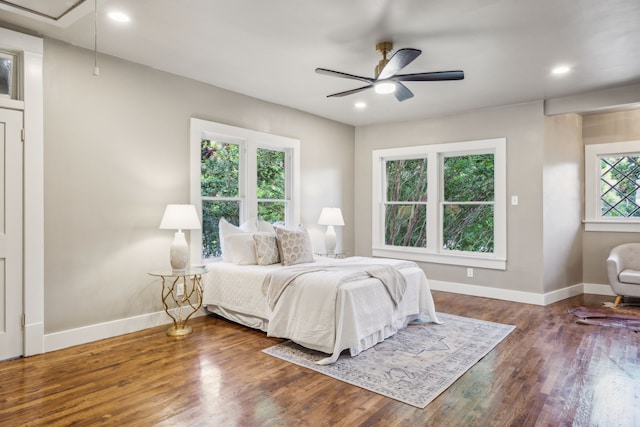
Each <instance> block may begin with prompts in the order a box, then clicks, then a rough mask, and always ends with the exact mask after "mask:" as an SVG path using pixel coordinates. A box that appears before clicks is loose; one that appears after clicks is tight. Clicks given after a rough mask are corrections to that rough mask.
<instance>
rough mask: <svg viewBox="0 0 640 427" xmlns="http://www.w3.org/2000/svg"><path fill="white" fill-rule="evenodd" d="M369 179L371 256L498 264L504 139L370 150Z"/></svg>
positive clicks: (502, 238)
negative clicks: (372, 197)
mask: <svg viewBox="0 0 640 427" xmlns="http://www.w3.org/2000/svg"><path fill="white" fill-rule="evenodd" d="M373 175H374V176H373V179H374V212H373V234H372V241H373V254H374V255H376V256H389V257H403V258H408V259H414V260H418V261H428V262H437V263H445V264H459V265H468V266H478V267H486V268H496V269H504V268H505V267H506V203H505V199H506V182H505V180H506V141H505V140H504V139H493V140H482V141H469V142H460V143H453V144H436V145H427V146H417V147H404V148H391V149H384V150H374V152H373ZM376 195H377V200H376ZM376 206H377V207H376Z"/></svg>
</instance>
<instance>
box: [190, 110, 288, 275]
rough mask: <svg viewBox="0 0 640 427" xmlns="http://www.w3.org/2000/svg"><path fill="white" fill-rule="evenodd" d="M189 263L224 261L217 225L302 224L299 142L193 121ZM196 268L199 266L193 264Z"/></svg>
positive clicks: (202, 121) (217, 124)
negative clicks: (194, 222) (194, 225)
mask: <svg viewBox="0 0 640 427" xmlns="http://www.w3.org/2000/svg"><path fill="white" fill-rule="evenodd" d="M191 164H192V167H191V203H193V204H194V205H196V208H197V209H198V210H199V211H200V213H201V219H202V230H191V245H190V247H191V259H192V260H197V259H201V260H206V259H209V258H214V257H219V256H220V255H221V245H220V236H219V232H218V223H219V221H220V218H225V219H226V220H227V221H229V222H230V223H232V224H235V225H240V224H242V223H245V222H247V221H250V222H255V221H256V220H257V219H263V220H265V221H268V222H270V223H274V222H283V223H285V224H288V225H292V224H297V223H298V222H299V215H300V214H299V204H298V193H299V189H298V181H299V141H297V140H293V139H290V138H285V137H280V136H275V135H270V134H264V133H261V132H255V131H251V130H247V129H241V128H236V127H232V126H227V125H223V124H219V123H214V122H208V121H204V120H199V119H191ZM194 262H197V261H194Z"/></svg>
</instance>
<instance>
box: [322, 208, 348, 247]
mask: <svg viewBox="0 0 640 427" xmlns="http://www.w3.org/2000/svg"><path fill="white" fill-rule="evenodd" d="M318 224H319V225H326V226H327V232H326V233H325V235H324V249H325V250H326V251H327V253H329V254H332V253H333V252H334V251H335V250H336V231H335V230H334V229H333V226H334V225H344V219H342V211H341V210H340V208H322V212H320V218H318Z"/></svg>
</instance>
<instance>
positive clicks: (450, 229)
mask: <svg viewBox="0 0 640 427" xmlns="http://www.w3.org/2000/svg"><path fill="white" fill-rule="evenodd" d="M442 237H443V244H442V247H443V249H447V250H454V251H468V252H489V253H493V243H494V240H493V205H484V204H483V205H464V204H456V205H445V206H444V218H443V230H442Z"/></svg>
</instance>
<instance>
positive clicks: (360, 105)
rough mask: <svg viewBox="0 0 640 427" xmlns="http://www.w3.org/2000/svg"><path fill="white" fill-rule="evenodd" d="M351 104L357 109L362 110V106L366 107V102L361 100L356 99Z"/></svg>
mask: <svg viewBox="0 0 640 427" xmlns="http://www.w3.org/2000/svg"><path fill="white" fill-rule="evenodd" d="M353 106H354V107H356V108H357V109H358V110H362V109H363V108H367V103H366V102H363V101H358V102H356V103H355V104H353Z"/></svg>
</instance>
